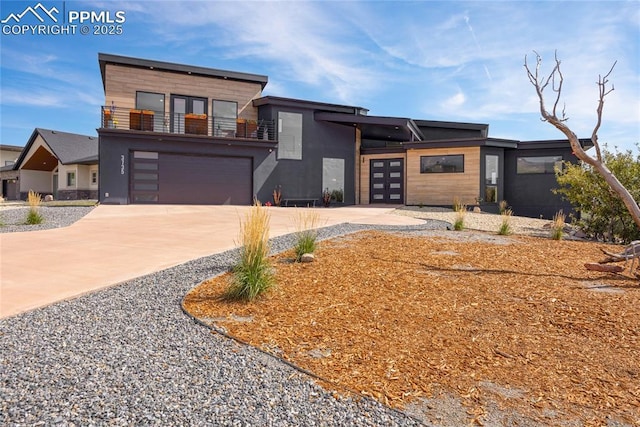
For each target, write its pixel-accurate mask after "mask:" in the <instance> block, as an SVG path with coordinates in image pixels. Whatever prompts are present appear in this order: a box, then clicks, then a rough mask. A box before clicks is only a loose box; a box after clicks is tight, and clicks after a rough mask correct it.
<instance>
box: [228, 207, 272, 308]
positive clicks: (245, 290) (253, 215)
mask: <svg viewBox="0 0 640 427" xmlns="http://www.w3.org/2000/svg"><path fill="white" fill-rule="evenodd" d="M269 219H270V217H269V214H268V212H267V210H266V209H264V208H262V207H261V205H260V202H256V203H255V204H254V205H253V206H252V207H251V209H250V210H249V212H248V213H247V215H246V216H245V218H244V221H243V222H241V223H240V240H241V245H242V246H241V248H240V260H239V261H238V262H237V263H236V265H235V266H234V267H233V274H232V278H231V281H230V283H229V287H228V288H227V290H226V291H225V297H226V298H228V299H232V300H244V301H251V300H253V299H255V298H256V297H258V296H259V295H261V294H262V293H264V292H265V291H267V290H268V289H269V288H271V287H272V286H273V285H274V284H275V277H274V273H273V268H272V266H271V263H270V262H269Z"/></svg>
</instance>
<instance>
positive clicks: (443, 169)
mask: <svg viewBox="0 0 640 427" xmlns="http://www.w3.org/2000/svg"><path fill="white" fill-rule="evenodd" d="M459 172H464V154H454V155H449V156H421V157H420V173H459Z"/></svg>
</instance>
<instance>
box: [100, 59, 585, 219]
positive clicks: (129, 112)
mask: <svg viewBox="0 0 640 427" xmlns="http://www.w3.org/2000/svg"><path fill="white" fill-rule="evenodd" d="M98 59H99V64H100V71H101V75H102V82H103V86H104V92H105V106H104V107H103V108H102V111H101V125H100V129H99V130H98V135H99V139H100V144H99V147H100V148H99V151H100V152H99V158H100V194H99V199H100V201H101V202H102V203H115V204H128V203H185V204H249V203H251V202H252V200H253V199H254V198H255V199H258V200H260V201H262V202H266V201H271V200H272V194H273V191H274V189H276V188H280V189H281V191H282V197H283V198H284V199H289V200H290V201H291V202H292V204H306V203H309V202H310V201H314V200H315V201H319V200H320V199H321V198H322V193H323V191H324V190H326V189H328V190H329V191H332V190H343V192H344V202H345V203H346V204H370V203H388V204H409V205H426V206H429V205H431V206H451V205H452V203H453V200H454V197H457V198H459V199H460V201H461V202H462V203H465V204H467V205H474V204H476V203H479V204H480V205H481V207H482V209H483V210H485V211H491V212H497V210H498V202H500V201H501V200H503V199H506V200H508V202H509V204H510V205H511V206H512V207H513V210H514V213H515V214H519V215H528V216H534V217H538V216H544V217H550V216H552V215H553V214H554V213H555V212H556V211H557V210H559V209H564V210H565V212H567V211H569V210H570V209H571V206H570V205H568V204H567V203H566V202H564V201H562V200H561V199H560V197H559V196H556V195H554V194H552V192H551V189H552V188H553V187H554V186H555V185H556V182H555V175H554V174H553V171H554V167H555V166H557V165H558V164H559V162H560V161H561V160H568V161H572V162H575V161H577V159H576V157H575V156H574V155H573V154H572V153H571V148H570V146H569V143H568V142H567V141H535V142H533V141H532V142H520V141H516V140H503V139H496V138H490V137H489V136H488V128H489V126H488V125H484V124H469V123H455V122H440V121H428V120H413V119H410V118H400V117H378V116H370V115H368V114H367V113H368V110H366V109H364V108H362V107H357V106H345V105H336V104H327V103H321V102H313V101H305V100H299V99H289V98H281V97H273V96H262V90H263V89H264V87H265V85H266V84H267V81H268V78H267V77H266V76H262V75H256V74H247V73H239V72H232V71H223V70H216V69H211V68H202V67H194V66H187V65H182V64H174V63H167V62H160V61H151V60H145V59H138V58H130V57H123V56H116V55H107V54H99V57H98Z"/></svg>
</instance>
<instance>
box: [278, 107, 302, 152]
mask: <svg viewBox="0 0 640 427" xmlns="http://www.w3.org/2000/svg"><path fill="white" fill-rule="evenodd" d="M280 159H292V160H302V114H298V113H282V112H281V113H278V160H280Z"/></svg>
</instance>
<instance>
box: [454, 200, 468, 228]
mask: <svg viewBox="0 0 640 427" xmlns="http://www.w3.org/2000/svg"><path fill="white" fill-rule="evenodd" d="M466 214H467V208H466V206H465V207H464V209H460V210H459V211H457V212H456V220H455V222H454V223H453V229H454V230H456V231H462V230H464V217H465V216H466Z"/></svg>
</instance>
